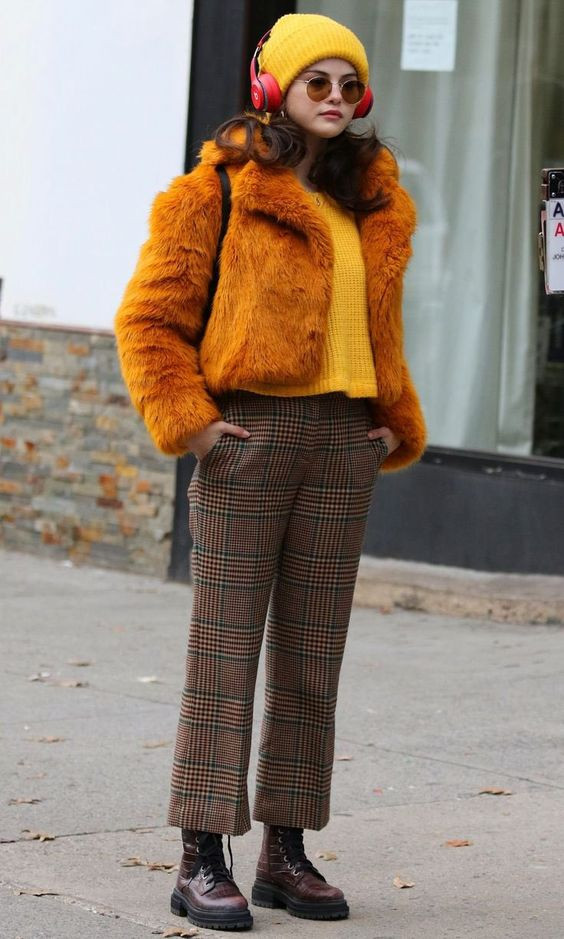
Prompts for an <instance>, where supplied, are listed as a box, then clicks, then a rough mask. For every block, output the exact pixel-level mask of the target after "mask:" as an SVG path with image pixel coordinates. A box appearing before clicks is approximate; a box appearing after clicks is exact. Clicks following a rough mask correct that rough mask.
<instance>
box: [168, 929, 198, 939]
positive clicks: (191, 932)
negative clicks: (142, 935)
mask: <svg viewBox="0 0 564 939" xmlns="http://www.w3.org/2000/svg"><path fill="white" fill-rule="evenodd" d="M199 931H200V930H199V929H197V928H196V926H192V928H191V929H179V928H178V926H170V927H169V928H168V929H165V931H164V932H163V933H162V935H163V936H180V937H181V939H183V937H184V936H197V935H198V933H199Z"/></svg>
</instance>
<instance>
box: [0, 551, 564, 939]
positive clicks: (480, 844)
mask: <svg viewBox="0 0 564 939" xmlns="http://www.w3.org/2000/svg"><path fill="white" fill-rule="evenodd" d="M0 582H1V585H2V586H1V588H0V591H1V592H0V603H1V614H0V615H1V631H0V636H1V642H2V660H1V661H2V672H3V675H2V686H1V687H2V690H1V699H2V700H1V719H2V723H1V727H0V736H1V744H2V747H1V757H0V760H1V777H2V789H1V792H2V798H1V808H0V825H1V840H2V844H0V881H1V886H0V934H1V935H2V937H3V939H4V937H5V939H17V937H19V939H43V937H49V939H51V937H52V939H55V937H57V939H66V937H71V936H72V937H76V936H88V937H89V939H90V937H93V939H97V937H112V939H114V937H115V939H122V937H123V939H133V937H135V939H144V937H149V936H151V935H158V934H162V933H163V931H164V930H166V928H167V927H172V926H176V927H182V926H184V927H186V925H187V924H186V921H185V920H179V919H177V918H176V917H174V916H172V915H171V914H170V913H169V912H168V899H169V893H170V890H171V888H172V885H173V882H174V878H175V872H167V871H166V870H150V869H149V867H148V866H147V863H151V862H153V863H154V862H159V863H162V864H175V863H177V862H178V859H179V853H180V852H179V837H178V832H177V830H176V829H172V828H169V827H167V826H166V824H165V817H166V803H167V797H168V783H169V772H170V764H171V758H172V742H173V740H174V733H175V730H176V722H177V717H178V707H179V699H180V692H181V687H182V679H183V671H184V653H185V644H186V637H187V625H188V619H189V611H190V605H191V591H190V589H189V588H187V587H184V586H180V585H175V584H167V583H162V582H161V581H159V580H156V579H151V578H144V577H138V576H134V575H130V574H122V573H114V572H112V571H108V570H103V569H97V568H87V567H82V568H77V567H72V566H69V565H68V563H66V562H63V563H60V562H56V561H52V560H44V559H40V558H37V557H33V556H28V555H25V554H16V553H10V552H4V553H0ZM383 609H387V608H386V607H383ZM390 609H391V611H390V612H380V611H379V610H375V609H369V608H362V607H355V608H354V611H353V616H352V621H351V628H350V633H349V638H348V642H347V648H346V653H345V661H344V663H343V669H342V673H341V684H340V692H339V704H338V713H337V743H336V757H337V759H336V761H335V768H334V783H333V796H332V817H331V821H330V823H329V825H327V827H326V828H324V829H323V830H322V831H320V832H306V837H305V841H306V848H307V850H308V853H309V855H310V856H311V857H312V860H313V861H314V863H316V864H317V865H318V866H319V867H320V869H321V870H322V871H323V873H324V874H325V876H326V877H327V879H328V880H329V881H330V882H333V883H336V884H338V885H339V886H341V887H342V888H343V889H344V890H345V893H346V895H347V898H348V900H349V905H350V907H351V916H350V918H349V919H348V920H342V921H339V922H335V923H326V922H325V923H323V922H322V923H316V922H311V921H307V920H298V919H295V918H293V917H290V916H289V915H288V914H287V913H286V912H285V911H280V910H267V909H263V908H260V907H254V906H252V905H251V909H252V912H253V916H254V928H253V930H252V931H251V933H249V935H251V934H252V935H255V934H256V935H257V936H261V937H265V939H283V937H291V936H292V935H294V934H296V933H297V934H299V935H300V936H303V937H323V939H325V937H327V936H329V935H331V936H334V937H336V939H342V937H347V939H348V937H353V939H356V937H363V939H459V937H461V939H462V937H464V939H466V937H469V939H474V937H477V939H525V937H526V939H562V937H563V936H564V905H563V903H562V887H561V883H560V878H561V871H562V855H563V852H564V848H563V847H562V846H563V844H564V759H563V756H564V726H563V716H564V708H563V692H562V674H563V670H564V630H563V628H562V627H561V626H559V625H557V624H554V625H550V624H548V625H546V624H545V625H534V626H533V625H516V624H513V623H506V622H505V623H494V622H486V621H480V620H473V619H468V618H459V619H457V618H454V617H452V616H440V615H434V614H433V615H431V614H429V613H423V612H420V611H409V610H405V609H397V608H394V607H393V606H392V607H391V608H390ZM78 662H88V663H90V664H83V665H79V664H76V663H78ZM71 663H75V664H71ZM262 673H263V663H262V662H261V665H260V667H259V682H258V687H257V699H256V708H255V732H254V742H253V751H252V760H251V771H250V776H249V790H250V793H251V796H252V787H253V780H254V773H255V766H256V748H257V743H258V731H259V726H260V716H261V706H262V693H263V679H262ZM140 679H145V680H144V681H142V680H140ZM147 679H152V680H147ZM69 682H70V684H69ZM72 682H80V683H82V686H80V685H78V686H77V685H76V684H75V685H74V686H73V684H72ZM53 737H55V738H59V739H58V740H53V741H51V742H49V741H48V738H53ZM42 738H47V739H42ZM345 757H346V759H345ZM491 788H494V789H501V790H504V791H505V792H506V793H507V794H500V795H494V794H485V793H483V794H480V793H481V790H484V789H491ZM22 799H23V800H29V799H37V800H38V801H37V802H28V801H23V802H22V801H19V802H18V801H17V800H22ZM24 829H28V830H31V831H32V832H43V833H46V834H48V835H51V836H53V840H45V841H39V840H26V838H25V834H24V831H23V830H24ZM260 836H261V826H260V824H259V823H257V822H254V823H253V828H252V831H251V832H249V833H248V834H247V835H245V836H244V837H242V838H233V839H232V849H233V854H234V873H235V876H236V878H237V881H238V883H239V885H240V886H241V889H242V890H243V892H245V893H246V895H247V896H248V895H249V894H250V888H251V885H252V881H253V875H254V866H255V863H256V857H257V854H258V850H259V845H260ZM449 841H462V842H464V841H468V842H470V843H469V844H466V845H460V846H458V847H455V846H448V844H447V843H448V842H449ZM317 851H331V852H334V853H335V854H336V855H337V858H336V859H335V860H324V859H320V858H316V857H315V854H316V852H317ZM226 853H227V852H226ZM128 858H137V859H139V861H141V862H142V863H141V864H140V865H139V864H137V865H136V866H124V863H123V862H124V861H127V859H128ZM395 878H400V880H401V881H402V882H409V883H413V884H414V886H413V887H407V888H398V887H397V886H394V879H395ZM21 891H24V892H21ZM26 891H45V895H44V896H34V895H32V894H31V893H29V892H26ZM196 934H197V935H198V936H221V935H225V936H227V935H231V936H233V935H234V933H227V932H219V931H217V930H204V929H199V930H197V933H196ZM241 935H242V934H241ZM245 935H247V933H245Z"/></svg>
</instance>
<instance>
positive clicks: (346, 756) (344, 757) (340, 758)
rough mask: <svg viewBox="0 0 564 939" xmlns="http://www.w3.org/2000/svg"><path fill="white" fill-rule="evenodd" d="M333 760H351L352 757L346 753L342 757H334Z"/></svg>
mask: <svg viewBox="0 0 564 939" xmlns="http://www.w3.org/2000/svg"><path fill="white" fill-rule="evenodd" d="M335 759H336V760H352V759H353V757H352V756H350V755H349V754H348V753H343V755H342V756H336V757H335Z"/></svg>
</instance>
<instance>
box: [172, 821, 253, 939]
mask: <svg viewBox="0 0 564 939" xmlns="http://www.w3.org/2000/svg"><path fill="white" fill-rule="evenodd" d="M182 846H183V848H184V851H183V854H182V860H181V862H180V870H179V872H178V878H177V881H176V887H175V888H174V890H173V891H172V896H171V898H170V908H171V910H172V912H173V913H176V915H177V916H187V917H188V919H189V920H190V922H191V923H194V925H195V926H207V928H208V929H246V928H249V927H250V926H252V925H253V917H252V915H251V912H250V910H249V907H248V904H247V901H246V899H245V897H244V896H243V894H242V893H241V891H240V890H239V888H238V886H237V884H236V883H235V881H234V879H233V855H232V854H231V840H230V838H229V836H228V847H229V855H230V857H231V868H230V870H227V865H226V863H225V858H224V856H223V835H220V834H216V833H215V832H210V831H194V830H192V829H189V828H183V829H182Z"/></svg>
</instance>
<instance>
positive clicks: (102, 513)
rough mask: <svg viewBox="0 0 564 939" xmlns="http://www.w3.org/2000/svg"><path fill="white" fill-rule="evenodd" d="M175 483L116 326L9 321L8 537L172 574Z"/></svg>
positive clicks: (5, 392)
mask: <svg viewBox="0 0 564 939" xmlns="http://www.w3.org/2000/svg"><path fill="white" fill-rule="evenodd" d="M174 486H175V461H174V460H173V459H171V458H169V457H168V458H167V457H165V456H164V455H162V454H160V453H159V452H158V451H157V450H156V449H155V447H154V446H153V444H152V442H151V440H150V438H149V436H148V434H147V432H146V430H145V427H144V425H143V422H142V420H141V418H140V417H139V415H138V414H137V413H136V411H135V410H134V408H133V407H132V405H131V404H130V402H129V398H128V395H127V391H126V389H125V387H124V385H123V383H122V380H121V375H120V371H119V364H118V360H117V355H116V348H115V340H114V337H113V335H112V334H111V333H109V332H89V331H85V330H80V329H72V328H65V329H63V328H60V327H46V326H37V325H30V324H23V323H13V322H9V321H7V320H4V321H0V544H3V545H5V546H6V547H9V548H15V549H20V550H23V551H29V552H33V553H40V554H45V555H49V556H51V557H56V558H61V559H69V560H72V561H74V562H76V563H91V564H96V565H101V566H104V567H114V568H120V569H122V570H131V571H137V572H140V573H145V574H155V575H157V576H161V577H164V576H166V572H167V568H168V564H169V560H170V542H171V537H172V520H173V502H174Z"/></svg>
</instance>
